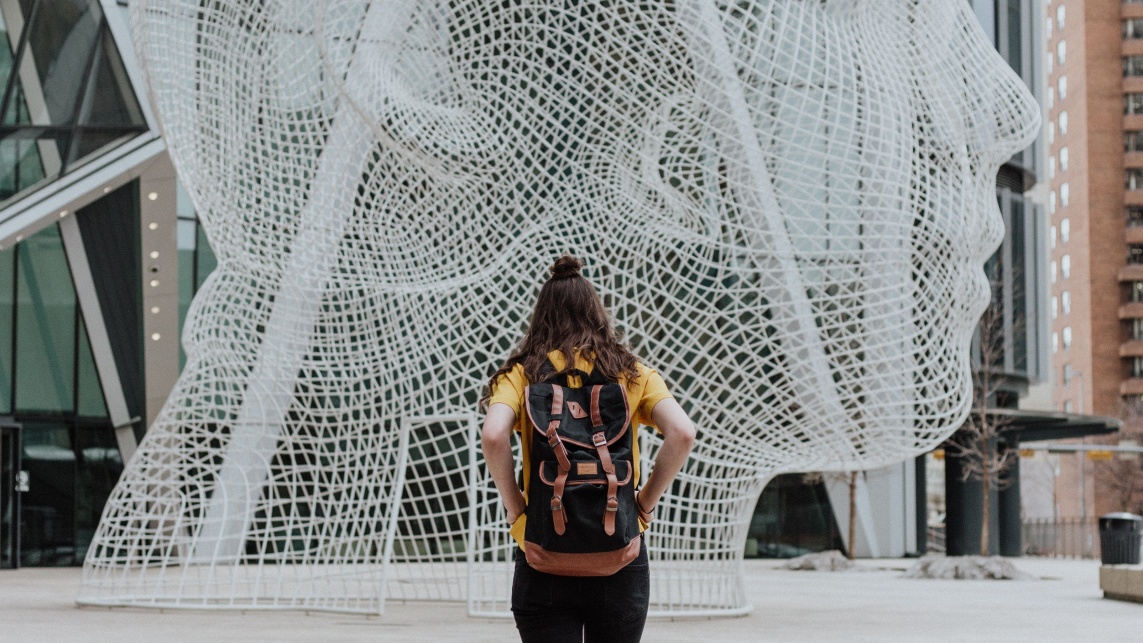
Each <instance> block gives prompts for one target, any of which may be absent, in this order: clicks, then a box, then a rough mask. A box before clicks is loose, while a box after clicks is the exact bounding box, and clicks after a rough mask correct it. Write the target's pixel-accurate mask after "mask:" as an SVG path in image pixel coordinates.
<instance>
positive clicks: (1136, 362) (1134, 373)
mask: <svg viewBox="0 0 1143 643" xmlns="http://www.w3.org/2000/svg"><path fill="white" fill-rule="evenodd" d="M1131 377H1143V357H1136V358H1135V359H1133V360H1131Z"/></svg>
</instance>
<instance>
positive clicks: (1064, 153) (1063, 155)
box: [1060, 146, 1068, 172]
mask: <svg viewBox="0 0 1143 643" xmlns="http://www.w3.org/2000/svg"><path fill="white" fill-rule="evenodd" d="M1060 171H1061V172H1067V171H1068V148H1067V147H1066V146H1065V147H1061V148H1060Z"/></svg>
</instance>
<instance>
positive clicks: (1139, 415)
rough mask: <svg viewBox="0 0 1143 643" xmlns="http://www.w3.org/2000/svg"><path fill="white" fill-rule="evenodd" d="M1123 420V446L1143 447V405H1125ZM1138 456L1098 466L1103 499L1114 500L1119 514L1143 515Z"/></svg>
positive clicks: (1142, 470)
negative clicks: (1131, 444) (1130, 444)
mask: <svg viewBox="0 0 1143 643" xmlns="http://www.w3.org/2000/svg"><path fill="white" fill-rule="evenodd" d="M1119 417H1120V419H1121V420H1123V428H1121V429H1120V430H1119V435H1118V437H1119V441H1120V443H1134V444H1137V445H1143V401H1140V400H1135V401H1131V402H1124V403H1123V405H1122V406H1121V407H1120V413H1119ZM1139 459H1140V455H1139V454H1138V453H1119V454H1116V457H1115V459H1113V460H1105V461H1101V462H1097V463H1096V465H1095V479H1096V484H1098V485H1099V493H1100V494H1101V495H1102V496H1103V497H1107V498H1112V499H1113V500H1114V502H1115V506H1116V508H1117V509H1118V510H1119V511H1133V512H1135V513H1140V512H1143V466H1141V465H1140V462H1139Z"/></svg>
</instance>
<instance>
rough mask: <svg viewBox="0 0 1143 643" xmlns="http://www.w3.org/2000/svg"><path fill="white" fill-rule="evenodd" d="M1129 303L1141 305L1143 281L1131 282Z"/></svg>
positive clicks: (1142, 300)
mask: <svg viewBox="0 0 1143 643" xmlns="http://www.w3.org/2000/svg"><path fill="white" fill-rule="evenodd" d="M1130 298H1131V301H1133V302H1135V303H1137V304H1139V303H1143V281H1133V282H1131V294H1130Z"/></svg>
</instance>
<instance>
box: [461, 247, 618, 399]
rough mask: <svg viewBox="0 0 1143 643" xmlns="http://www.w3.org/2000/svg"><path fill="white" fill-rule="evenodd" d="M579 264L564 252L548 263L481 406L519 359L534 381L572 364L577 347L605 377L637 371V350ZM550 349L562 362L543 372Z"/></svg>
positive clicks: (573, 367)
mask: <svg viewBox="0 0 1143 643" xmlns="http://www.w3.org/2000/svg"><path fill="white" fill-rule="evenodd" d="M582 267H583V262H581V261H580V260H579V259H576V258H575V257H572V256H570V255H564V256H562V257H560V258H559V259H557V260H556V262H555V263H554V264H553V265H552V267H551V268H549V269H548V272H549V273H550V276H549V277H548V280H547V281H545V282H544V285H543V286H542V287H541V288H540V295H539V296H538V297H536V306H535V308H533V309H532V320H531V321H530V322H529V323H528V332H526V333H525V334H524V338H523V339H521V340H520V343H519V344H518V345H517V346H516V350H514V351H513V352H512V355H511V356H510V357H509V358H508V361H506V362H504V365H503V366H501V367H500V368H499V369H498V370H497V371H496V373H494V374H493V375H492V378H491V379H490V380H489V381H488V385H487V386H486V387H485V389H484V395H483V396H482V397H481V398H480V406H481V408H484V406H485V405H487V404H488V399H489V397H490V396H491V394H492V387H493V386H495V385H496V381H497V380H498V379H500V378H501V377H502V376H504V375H505V374H506V373H508V372H509V371H511V370H512V369H513V368H515V366H516V365H517V364H523V365H524V377H526V378H527V379H528V381H529V382H537V381H539V380H541V379H543V377H544V375H547V376H548V377H551V376H552V375H563V374H565V373H568V372H570V371H572V370H574V369H575V354H576V351H578V352H579V353H580V354H581V355H582V356H583V357H584V358H585V359H587V360H588V361H590V362H591V363H592V370H593V371H598V372H599V373H600V375H602V376H603V377H605V378H607V379H608V380H612V381H614V380H618V379H619V377H620V376H621V375H624V376H626V377H627V378H628V381H630V380H633V379H635V378H636V377H638V375H639V372H638V371H637V370H636V369H635V363H636V361H637V358H636V357H635V354H634V353H632V352H631V349H630V348H628V347H627V346H626V345H625V344H624V343H623V341H622V339H621V337H620V336H619V334H618V333H617V332H616V331H615V330H614V329H613V328H612V327H611V317H610V315H608V314H607V309H605V308H604V307H603V302H602V301H600V299H599V294H598V293H596V291H595V287H594V286H592V285H591V282H590V281H588V280H587V279H586V278H585V277H584V276H583V275H581V274H580V268H582ZM553 350H558V351H559V352H560V353H562V354H563V356H564V368H563V369H562V370H560V371H557V372H555V373H550V374H545V373H543V370H544V367H545V366H546V365H547V363H548V353H549V352H551V351H553Z"/></svg>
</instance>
